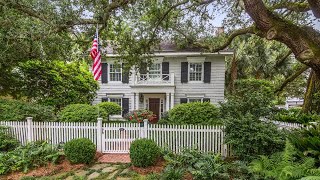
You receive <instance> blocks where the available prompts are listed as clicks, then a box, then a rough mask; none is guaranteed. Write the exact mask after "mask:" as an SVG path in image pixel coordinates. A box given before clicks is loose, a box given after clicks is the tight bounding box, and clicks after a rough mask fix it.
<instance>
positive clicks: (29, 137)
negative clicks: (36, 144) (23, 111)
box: [27, 117, 33, 142]
mask: <svg viewBox="0 0 320 180" xmlns="http://www.w3.org/2000/svg"><path fill="white" fill-rule="evenodd" d="M32 125H33V123H32V117H27V133H28V134H27V142H32V138H33V133H32V130H33V128H32Z"/></svg>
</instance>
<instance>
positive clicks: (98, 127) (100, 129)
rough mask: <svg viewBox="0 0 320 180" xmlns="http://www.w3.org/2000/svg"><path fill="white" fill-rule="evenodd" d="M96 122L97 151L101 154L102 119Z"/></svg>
mask: <svg viewBox="0 0 320 180" xmlns="http://www.w3.org/2000/svg"><path fill="white" fill-rule="evenodd" d="M97 120H98V122H97V151H98V152H102V118H98V119H97Z"/></svg>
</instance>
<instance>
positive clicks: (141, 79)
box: [132, 73, 174, 86]
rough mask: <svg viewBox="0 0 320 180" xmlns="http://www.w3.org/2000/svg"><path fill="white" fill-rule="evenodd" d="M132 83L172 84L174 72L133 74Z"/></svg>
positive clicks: (136, 84)
mask: <svg viewBox="0 0 320 180" xmlns="http://www.w3.org/2000/svg"><path fill="white" fill-rule="evenodd" d="M132 77H133V85H135V86H139V85H156V86H158V85H163V86H173V85H174V73H171V74H137V75H136V74H133V76H132Z"/></svg>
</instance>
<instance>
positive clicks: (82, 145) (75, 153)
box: [64, 138, 96, 164]
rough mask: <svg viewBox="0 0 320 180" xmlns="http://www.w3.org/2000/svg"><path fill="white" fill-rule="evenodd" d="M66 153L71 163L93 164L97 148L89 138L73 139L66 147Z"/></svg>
mask: <svg viewBox="0 0 320 180" xmlns="http://www.w3.org/2000/svg"><path fill="white" fill-rule="evenodd" d="M64 152H65V155H66V157H67V159H68V160H69V161H70V162H71V163H85V164H89V163H91V162H93V160H94V156H95V154H96V146H95V145H94V144H93V142H91V140H90V139H87V138H79V139H73V140H71V141H69V142H67V143H66V144H65V146H64Z"/></svg>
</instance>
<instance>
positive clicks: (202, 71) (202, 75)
mask: <svg viewBox="0 0 320 180" xmlns="http://www.w3.org/2000/svg"><path fill="white" fill-rule="evenodd" d="M190 63H199V64H200V63H201V66H202V67H201V80H200V81H192V80H190ZM203 78H204V62H188V82H192V83H203Z"/></svg>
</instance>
